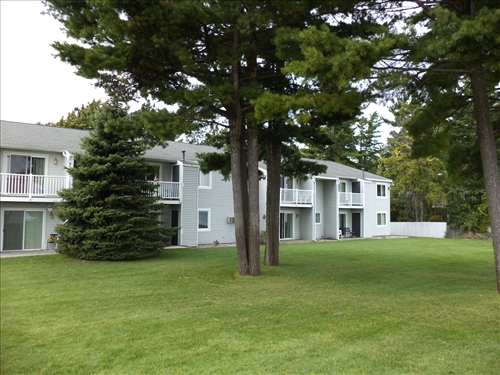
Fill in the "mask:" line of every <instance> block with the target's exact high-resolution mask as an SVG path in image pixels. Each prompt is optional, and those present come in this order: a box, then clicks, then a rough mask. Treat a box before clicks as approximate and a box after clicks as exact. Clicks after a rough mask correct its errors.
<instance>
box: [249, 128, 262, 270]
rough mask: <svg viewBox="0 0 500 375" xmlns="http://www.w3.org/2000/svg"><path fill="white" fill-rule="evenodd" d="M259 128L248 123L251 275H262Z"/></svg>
mask: <svg viewBox="0 0 500 375" xmlns="http://www.w3.org/2000/svg"><path fill="white" fill-rule="evenodd" d="M258 136H259V129H258V127H257V124H256V123H255V122H254V121H250V123H249V125H248V202H249V209H248V213H249V218H248V255H249V256H248V259H249V266H250V275H252V276H258V275H260V226H259V139H258Z"/></svg>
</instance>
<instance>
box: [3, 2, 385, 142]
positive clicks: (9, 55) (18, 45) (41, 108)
mask: <svg viewBox="0 0 500 375" xmlns="http://www.w3.org/2000/svg"><path fill="white" fill-rule="evenodd" d="M44 9H45V8H44V6H43V4H42V2H41V1H40V0H0V16H1V19H0V25H1V33H0V36H1V41H0V48H1V50H0V58H1V61H0V74H1V75H0V82H1V83H0V85H1V96H0V119H2V120H8V121H16V122H27V123H37V122H41V123H47V122H56V121H59V120H60V119H61V118H62V117H65V116H66V115H67V114H68V113H69V112H71V111H72V110H73V109H74V108H76V107H81V106H82V105H83V104H87V103H90V102H91V101H92V100H94V99H96V100H97V99H101V100H106V98H107V97H106V94H105V93H104V90H102V89H97V88H95V87H94V86H93V85H92V81H91V80H88V79H85V78H82V77H79V76H77V75H76V74H75V73H74V72H75V68H73V67H72V66H70V65H68V64H65V63H63V62H61V61H60V60H59V59H57V58H55V57H54V56H53V55H54V54H55V50H54V49H53V48H52V47H51V46H50V44H51V43H52V42H54V41H63V40H64V39H65V34H64V33H63V31H61V25H60V23H59V22H57V21H56V20H55V19H54V18H52V17H51V16H49V15H42V14H41V13H42V12H43V11H44ZM377 110H378V111H379V112H381V114H382V115H384V116H388V112H387V110H385V109H384V108H377ZM381 130H382V137H381V138H382V141H383V142H385V139H386V138H387V135H388V132H389V131H390V129H389V127H384V128H382V129H381Z"/></svg>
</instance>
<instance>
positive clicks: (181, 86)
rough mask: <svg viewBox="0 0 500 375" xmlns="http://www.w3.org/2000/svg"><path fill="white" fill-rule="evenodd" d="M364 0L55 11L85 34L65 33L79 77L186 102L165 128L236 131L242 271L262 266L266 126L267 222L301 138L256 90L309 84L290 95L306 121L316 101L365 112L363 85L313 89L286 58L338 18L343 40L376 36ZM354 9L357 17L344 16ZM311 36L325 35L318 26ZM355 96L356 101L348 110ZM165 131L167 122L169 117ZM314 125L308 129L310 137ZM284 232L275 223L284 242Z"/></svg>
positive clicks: (329, 110) (117, 90)
mask: <svg viewBox="0 0 500 375" xmlns="http://www.w3.org/2000/svg"><path fill="white" fill-rule="evenodd" d="M357 3H358V2H357V1H356V2H346V1H343V0H330V1H325V0H313V1H310V0H308V1H292V2H289V1H254V0H240V1H215V0H214V1H206V2H200V1H197V0H182V1H175V0H174V1H163V0H156V1H153V0H136V1H115V0H113V1H90V0H88V1H84V0H81V1H71V2H68V1H65V0H50V1H48V9H49V13H51V14H52V15H53V16H54V17H55V18H56V19H58V20H59V21H61V22H62V23H63V25H64V26H65V29H66V31H67V33H68V35H69V36H70V37H73V38H75V39H77V40H78V42H79V43H73V44H70V43H54V47H55V48H56V49H57V51H58V53H59V57H60V58H61V59H62V60H63V61H66V62H68V63H70V64H72V65H74V66H76V67H77V68H78V74H79V75H82V76H84V77H87V78H93V79H96V80H97V81H98V85H99V86H101V87H104V88H105V89H106V91H107V92H108V94H110V95H111V96H120V97H121V99H122V100H123V99H129V98H132V97H137V96H142V97H145V98H149V97H152V98H154V99H156V100H159V101H162V102H164V103H165V104H168V105H177V107H176V108H177V109H176V110H174V111H173V112H172V113H170V116H166V118H165V122H164V124H166V125H163V127H166V126H167V125H168V126H174V127H179V128H180V127H181V126H182V125H184V126H186V127H189V129H195V128H198V127H203V126H206V125H211V124H220V125H222V126H226V127H227V128H228V129H229V133H228V137H229V151H228V152H229V154H230V159H231V160H230V166H231V167H230V170H231V181H232V184H233V195H234V196H233V203H234V210H235V212H234V214H235V232H236V246H237V255H238V271H239V273H240V274H251V275H258V274H259V273H260V263H259V262H260V255H259V252H260V250H259V249H260V247H259V245H260V243H259V242H260V231H259V204H258V183H259V174H258V161H259V155H262V154H259V135H261V136H262V135H263V136H264V137H265V141H266V143H267V144H268V147H267V152H266V154H265V155H266V158H267V162H268V168H271V171H270V175H271V176H272V177H271V179H270V181H269V184H270V186H271V187H272V188H271V189H268V191H269V192H270V194H272V199H268V203H269V204H272V205H273V209H272V212H273V214H272V215H268V216H269V217H271V216H272V217H273V218H274V219H275V222H274V224H273V225H268V226H270V227H271V228H277V225H276V223H277V220H278V217H279V216H278V212H279V211H277V210H276V207H277V208H278V209H279V195H278V194H279V175H280V169H281V156H282V154H281V144H282V142H284V143H292V142H293V141H294V136H290V134H295V131H296V129H295V128H294V127H293V126H292V125H293V124H290V123H288V122H287V121H285V120H284V118H283V117H282V116H276V118H275V116H273V115H268V114H264V115H263V116H259V115H257V113H256V112H257V110H256V108H257V106H258V103H257V100H259V99H260V98H262V97H263V95H266V94H270V93H275V94H278V95H280V96H281V97H280V98H281V99H286V98H290V97H293V96H296V94H297V92H298V91H299V90H300V92H301V93H302V95H300V96H301V101H295V103H286V104H287V105H289V107H288V108H286V109H285V110H286V111H287V112H288V111H296V112H301V111H300V110H299V109H300V108H301V106H306V107H307V108H306V109H305V111H302V113H299V114H301V115H305V116H299V117H301V119H302V120H303V119H305V118H307V117H309V115H308V114H306V113H305V112H307V111H309V110H310V108H311V104H312V105H313V106H316V107H318V108H321V111H322V113H323V115H329V116H330V117H335V116H336V115H341V116H344V115H348V116H352V115H354V114H355V113H354V112H355V110H353V107H355V105H354V103H357V102H359V96H358V95H357V94H356V90H347V89H346V90H345V91H346V92H347V93H348V94H350V95H338V91H339V90H338V83H339V82H338V80H336V81H335V82H336V84H335V85H333V86H332V87H331V90H330V92H329V93H326V92H325V95H313V94H314V93H317V92H318V89H317V88H318V87H316V88H315V89H314V88H313V86H314V85H309V84H307V82H305V81H302V83H305V85H303V84H302V83H301V78H297V77H306V76H308V74H307V72H302V73H301V72H299V73H298V74H296V73H292V71H285V70H284V68H285V65H286V64H287V63H289V62H291V61H292V60H294V59H295V57H296V56H299V57H300V58H301V59H303V56H304V54H306V53H307V44H308V41H307V40H305V39H301V37H299V36H297V35H296V34H297V32H298V31H300V30H301V29H306V28H309V27H311V26H313V25H315V26H317V27H318V28H319V27H323V26H321V25H326V24H327V23H329V26H326V28H327V29H329V30H333V31H334V34H338V36H337V39H336V41H339V40H342V39H344V40H348V39H349V38H350V37H352V36H353V35H354V36H357V37H362V35H361V34H363V33H365V35H368V34H366V32H365V30H364V29H363V28H361V27H357V26H355V25H359V23H360V22H361V21H362V19H363V16H359V17H358V16H356V17H354V18H353V17H352V11H353V10H354V9H355V5H356V4H357ZM359 3H361V4H364V2H363V1H361V2H359ZM332 15H339V17H338V18H339V19H341V20H342V21H341V22H338V20H337V19H335V18H334V17H332ZM349 19H351V22H345V21H346V20H349ZM318 28H316V29H315V30H318ZM279 33H281V34H280V35H278V34H279ZM323 34H324V27H323ZM312 37H313V39H314V35H312ZM309 44H310V43H309ZM278 45H280V46H281V47H278ZM320 45H321V43H319V44H318V46H320ZM364 46H365V47H366V44H364ZM349 47H352V45H351V44H349ZM365 50H366V48H361V50H360V51H361V52H360V53H361V54H364V51H365ZM344 51H345V49H343V48H341V49H340V51H339V53H340V54H341V55H339V56H338V59H337V60H338V61H341V60H342V58H343V56H344ZM350 55H351V56H352V57H353V58H354V60H353V61H354V62H355V63H356V64H353V65H356V66H358V67H359V66H361V65H363V57H364V56H359V54H358V53H357V52H356V50H355V48H350ZM348 65H349V64H348ZM357 70H359V68H357V69H351V70H346V71H345V72H343V73H342V75H343V84H342V87H345V86H346V83H347V82H348V81H350V80H352V79H353V78H355V76H353V75H352V73H353V72H355V71H357ZM325 78H326V80H325V81H324V82H323V81H322V82H321V83H322V87H326V86H325V85H326V84H327V83H328V80H329V77H325ZM307 79H309V78H307ZM310 88H313V90H309V89H310ZM335 92H336V93H337V94H335ZM264 102H265V100H264ZM267 103H269V101H267ZM331 103H333V104H334V105H331ZM261 104H262V102H261ZM271 104H272V105H271V106H269V105H261V108H263V107H265V110H266V111H268V112H269V111H271V112H272V108H273V107H276V106H279V108H283V105H282V104H281V103H279V102H275V103H271ZM344 105H348V107H349V109H344V108H343V106H344ZM302 122H304V121H302ZM305 122H307V121H305ZM181 124H182V125H181ZM287 125H288V126H287ZM156 131H157V132H162V129H161V127H158V128H157V129H156ZM306 133H307V132H306ZM313 133H314V132H309V136H311V134H313ZM305 136H306V135H303V134H301V135H298V136H297V137H298V138H300V137H305ZM299 141H300V139H299ZM275 177H276V178H277V180H275V179H274V178H275ZM273 179H274V180H273ZM271 180H272V182H271ZM276 186H277V190H276ZM276 192H278V193H276ZM268 224H269V223H268ZM277 239H278V237H277V231H276V238H274V237H273V241H275V240H276V241H277ZM273 251H276V246H274V248H273ZM270 258H271V257H270ZM266 259H267V257H266ZM271 263H272V262H271Z"/></svg>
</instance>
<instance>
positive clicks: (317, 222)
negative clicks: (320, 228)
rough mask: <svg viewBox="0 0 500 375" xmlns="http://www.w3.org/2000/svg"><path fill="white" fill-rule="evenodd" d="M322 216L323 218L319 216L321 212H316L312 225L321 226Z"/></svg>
mask: <svg viewBox="0 0 500 375" xmlns="http://www.w3.org/2000/svg"><path fill="white" fill-rule="evenodd" d="M317 215H319V221H317ZM322 216H323V215H321V212H316V213H315V214H314V223H315V224H316V225H321V224H322Z"/></svg>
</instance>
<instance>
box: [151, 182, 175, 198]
mask: <svg viewBox="0 0 500 375" xmlns="http://www.w3.org/2000/svg"><path fill="white" fill-rule="evenodd" d="M156 183H157V184H159V185H160V186H159V187H158V189H157V190H156V195H157V196H158V198H159V199H160V201H180V199H181V183H180V182H167V181H157V182H156Z"/></svg>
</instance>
